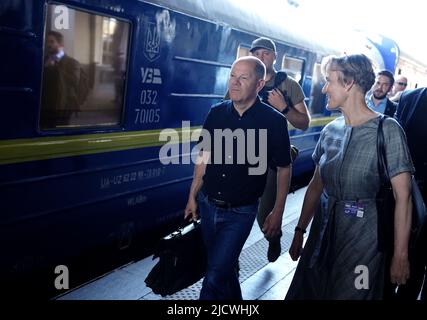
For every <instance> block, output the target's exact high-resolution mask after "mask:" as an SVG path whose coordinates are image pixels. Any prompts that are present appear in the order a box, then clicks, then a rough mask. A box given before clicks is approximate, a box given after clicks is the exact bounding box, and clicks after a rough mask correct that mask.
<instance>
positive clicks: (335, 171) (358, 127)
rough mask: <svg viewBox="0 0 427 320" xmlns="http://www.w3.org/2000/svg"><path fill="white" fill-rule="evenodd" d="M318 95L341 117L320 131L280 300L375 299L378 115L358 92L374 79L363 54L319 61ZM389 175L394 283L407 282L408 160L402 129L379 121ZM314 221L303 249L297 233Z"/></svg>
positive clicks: (380, 276) (379, 256)
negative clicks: (321, 81) (290, 271)
mask: <svg viewBox="0 0 427 320" xmlns="http://www.w3.org/2000/svg"><path fill="white" fill-rule="evenodd" d="M322 72H323V74H324V75H325V78H326V84H325V86H324V88H323V93H325V94H327V96H328V106H327V108H328V109H329V110H336V109H338V110H340V111H341V112H342V116H341V117H338V118H337V119H335V120H334V121H332V122H331V123H329V124H328V125H327V126H326V127H325V128H324V129H323V131H322V132H321V135H320V139H319V141H318V144H317V146H316V149H315V151H314V153H313V159H314V161H315V163H316V164H317V165H316V169H315V172H314V175H313V178H312V180H311V182H310V184H309V186H308V188H307V192H306V194H305V197H304V204H303V207H302V211H301V216H300V218H299V221H298V225H297V227H296V228H295V234H294V238H293V242H292V245H291V248H290V250H289V252H290V255H291V258H292V259H293V260H294V261H295V260H297V259H298V258H299V257H300V255H301V259H300V261H299V263H298V267H297V270H296V272H295V275H294V278H293V280H292V284H291V287H290V288H289V291H288V294H287V296H286V299H381V298H382V297H383V284H384V274H385V267H386V266H385V257H384V254H383V253H381V252H378V249H377V211H376V202H375V196H376V193H377V191H378V189H379V185H380V179H379V174H378V169H377V150H376V144H377V128H378V123H379V119H380V117H381V115H380V114H378V113H376V112H374V111H372V110H371V109H369V108H368V107H367V105H366V103H365V93H366V92H367V91H368V90H369V89H370V87H371V86H372V84H373V83H374V79H375V75H374V73H373V70H372V66H371V63H370V61H369V60H368V58H367V57H366V56H364V55H350V56H345V57H340V58H338V57H328V58H327V59H325V60H324V61H323V63H322ZM383 131H384V137H385V149H386V157H387V165H388V171H389V174H390V178H391V184H392V187H393V191H394V196H395V200H396V209H395V225H394V233H395V243H394V252H393V257H392V261H391V266H390V277H391V281H392V282H393V283H397V284H404V283H405V282H406V280H407V279H408V277H409V262H408V238H409V230H410V225H411V215H410V212H411V210H412V205H411V196H410V194H411V193H410V188H411V187H410V186H411V184H410V176H411V173H412V171H413V166H412V161H411V157H410V154H409V151H408V147H407V144H406V139H405V135H404V133H403V130H402V129H401V127H400V126H399V125H398V124H397V122H396V121H395V120H394V119H392V118H387V119H385V120H384V123H383ZM313 216H314V220H313V223H312V225H311V229H310V234H309V237H308V240H307V243H306V245H305V247H304V250H303V248H302V244H303V233H304V232H305V229H306V228H307V226H308V225H309V223H310V221H311V219H312V218H313Z"/></svg>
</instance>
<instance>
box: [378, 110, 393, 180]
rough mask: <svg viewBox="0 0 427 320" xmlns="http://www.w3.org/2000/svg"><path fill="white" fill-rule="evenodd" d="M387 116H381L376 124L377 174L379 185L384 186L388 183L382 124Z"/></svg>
mask: <svg viewBox="0 0 427 320" xmlns="http://www.w3.org/2000/svg"><path fill="white" fill-rule="evenodd" d="M386 117H387V116H385V115H381V118H380V121H379V123H378V132H377V154H378V173H379V175H380V179H381V184H382V185H385V184H387V183H388V182H389V181H390V177H389V175H388V170H387V157H386V155H385V146H384V132H383V122H384V119H385V118H386Z"/></svg>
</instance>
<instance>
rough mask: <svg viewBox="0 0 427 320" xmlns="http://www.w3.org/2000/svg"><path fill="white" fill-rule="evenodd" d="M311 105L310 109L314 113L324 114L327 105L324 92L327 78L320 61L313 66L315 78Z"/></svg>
mask: <svg viewBox="0 0 427 320" xmlns="http://www.w3.org/2000/svg"><path fill="white" fill-rule="evenodd" d="M311 84H312V85H311V93H310V105H309V106H308V109H309V110H310V113H311V114H312V115H315V114H322V113H323V108H324V107H325V102H326V100H325V99H326V96H325V95H324V94H323V93H322V88H323V85H324V84H325V79H324V77H323V75H322V72H321V65H320V63H316V64H315V65H314V68H313V79H312V82H311Z"/></svg>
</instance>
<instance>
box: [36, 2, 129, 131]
mask: <svg viewBox="0 0 427 320" xmlns="http://www.w3.org/2000/svg"><path fill="white" fill-rule="evenodd" d="M128 40H129V23H126V22H123V21H119V20H117V19H114V18H110V17H105V16H100V15H95V14H89V13H86V12H82V11H79V10H75V9H71V8H69V7H66V6H63V5H49V6H48V11H47V19H46V32H45V56H44V64H43V67H44V70H43V83H42V97H41V109H40V128H41V129H55V128H78V127H94V126H96V127H98V126H114V125H118V124H120V121H121V116H122V113H123V112H122V111H123V102H124V99H123V97H124V88H125V75H126V65H127V53H128Z"/></svg>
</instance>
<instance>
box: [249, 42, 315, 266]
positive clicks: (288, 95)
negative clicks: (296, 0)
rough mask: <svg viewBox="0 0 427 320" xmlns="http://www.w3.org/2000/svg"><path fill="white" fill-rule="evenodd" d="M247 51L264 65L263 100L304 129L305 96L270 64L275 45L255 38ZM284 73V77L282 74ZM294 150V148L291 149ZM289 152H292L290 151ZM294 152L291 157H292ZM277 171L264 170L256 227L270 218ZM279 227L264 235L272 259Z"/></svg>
mask: <svg viewBox="0 0 427 320" xmlns="http://www.w3.org/2000/svg"><path fill="white" fill-rule="evenodd" d="M250 52H251V54H252V55H253V56H255V57H257V58H259V59H260V60H261V61H262V62H263V63H264V64H265V67H266V71H267V74H266V79H265V80H266V82H265V86H264V88H263V90H262V91H261V92H260V93H259V96H261V97H262V100H263V102H264V103H267V104H268V105H270V106H272V107H274V108H276V109H277V110H278V111H280V112H281V113H283V114H284V115H285V117H286V118H287V120H288V121H289V122H290V123H291V124H292V125H293V126H294V127H295V128H297V129H300V130H306V129H307V128H308V127H309V124H310V113H309V112H308V109H307V105H306V104H305V102H304V99H305V96H304V93H303V91H302V88H301V86H300V85H299V84H298V82H296V81H295V80H294V79H292V78H291V77H289V76H287V75H286V74H285V73H284V72H283V71H279V72H277V71H276V70H275V68H274V64H275V62H276V57H277V55H276V45H275V43H274V42H273V41H272V40H271V39H268V38H264V37H261V38H258V39H255V40H254V41H253V42H252V45H251V49H250ZM283 75H285V77H283ZM279 76H281V78H282V79H283V78H285V79H284V80H283V81H280V83H278V81H277V80H276V77H279ZM294 150H295V149H294ZM291 153H292V152H291ZM296 155H297V154H296V152H294V153H293V154H292V158H293V159H294V158H295V157H296ZM276 176H277V173H276V171H275V169H274V167H273V166H271V167H270V168H269V170H268V176H267V183H266V186H265V189H264V193H263V195H262V197H261V203H260V206H259V210H258V215H257V220H258V224H259V226H260V228H261V229H262V230H263V232H265V225H266V224H265V222H266V221H268V220H270V218H271V212H272V209H273V207H274V203H275V200H276V190H277V181H276ZM281 237H282V232H281V231H280V232H279V233H278V234H277V235H276V236H275V237H270V238H267V237H266V238H267V240H268V242H269V247H268V252H267V258H268V261H270V262H274V261H276V260H277V258H279V256H280V253H281V245H280V238H281Z"/></svg>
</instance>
